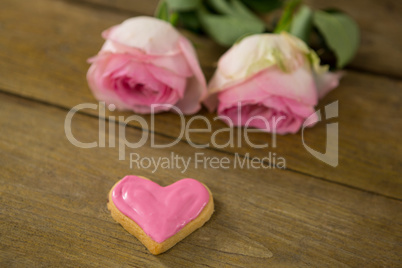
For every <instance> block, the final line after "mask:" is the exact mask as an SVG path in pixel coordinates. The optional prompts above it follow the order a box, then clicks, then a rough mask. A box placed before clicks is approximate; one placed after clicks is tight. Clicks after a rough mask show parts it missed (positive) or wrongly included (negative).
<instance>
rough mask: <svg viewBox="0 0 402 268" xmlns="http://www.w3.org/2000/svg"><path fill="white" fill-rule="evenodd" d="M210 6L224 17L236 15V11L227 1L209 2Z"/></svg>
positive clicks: (212, 0)
mask: <svg viewBox="0 0 402 268" xmlns="http://www.w3.org/2000/svg"><path fill="white" fill-rule="evenodd" d="M207 2H208V4H209V6H210V7H211V8H212V9H213V10H214V11H216V12H217V13H220V14H222V15H235V14H234V11H233V9H232V7H231V5H230V4H229V2H227V1H226V0H208V1H207Z"/></svg>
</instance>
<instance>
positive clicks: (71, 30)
mask: <svg viewBox="0 0 402 268" xmlns="http://www.w3.org/2000/svg"><path fill="white" fill-rule="evenodd" d="M21 3H23V1H22V0H13V1H11V0H5V1H3V2H2V5H3V7H4V8H3V9H1V10H0V18H1V20H2V27H1V28H0V32H1V33H2V36H5V37H7V38H2V39H1V41H0V46H1V47H0V48H1V49H0V59H1V60H0V74H2V75H0V88H1V89H2V90H4V91H8V92H12V93H15V94H18V95H22V96H26V97H30V98H34V99H37V100H41V101H44V102H48V103H52V104H54V105H58V106H62V107H65V108H68V109H69V108H71V107H73V106H75V105H77V104H79V103H83V102H92V103H93V102H95V100H94V98H93V97H92V95H91V93H90V91H89V89H88V87H87V84H86V80H85V73H86V70H87V68H88V65H87V64H86V62H85V61H86V59H87V57H89V56H92V55H94V54H96V53H97V50H98V49H99V47H100V46H101V44H102V42H103V40H102V39H101V38H100V36H99V33H100V32H101V31H102V30H103V29H105V28H107V27H109V26H110V25H113V24H116V23H119V22H120V21H122V20H123V19H125V18H126V15H124V14H120V13H117V14H116V13H114V12H110V11H108V10H95V9H93V8H92V7H91V6H82V5H80V4H73V3H71V2H58V1H51V2H49V1H44V0H40V1H35V2H32V3H31V4H30V5H23V4H21ZM24 3H25V2H24ZM39 14H40V16H39ZM21 17H23V18H24V20H23V21H21V20H20V19H19V18H21ZM49 22H51V23H49ZM46 36H52V38H45V37H46ZM198 41H199V42H198V43H199V44H200V45H198V46H197V50H198V53H199V54H200V55H201V57H200V58H201V60H202V61H203V63H204V64H203V65H204V66H205V65H208V62H211V61H212V59H211V58H213V57H214V55H211V54H209V53H210V51H211V50H210V49H209V47H210V46H212V44H211V43H208V42H202V40H198ZM61 55H62V56H61ZM208 55H210V56H208ZM204 70H205V71H206V72H207V74H209V75H210V74H211V72H212V69H211V68H209V67H205V68H204ZM5 74H7V75H5ZM401 98H402V84H401V82H400V81H399V80H395V79H390V78H386V77H381V76H373V75H367V74H362V73H358V72H353V71H350V72H348V74H347V75H346V76H345V77H344V79H343V80H342V82H341V86H340V87H339V88H338V89H336V90H335V91H334V92H332V93H331V94H329V95H328V96H327V97H326V98H325V99H324V100H323V101H322V102H321V107H322V106H324V105H325V104H328V103H331V102H333V101H336V100H339V106H340V111H341V112H340V115H339V120H338V121H339V131H340V134H339V139H340V140H339V144H340V146H339V147H340V151H339V166H338V167H337V168H333V167H331V166H328V165H327V164H325V163H322V162H321V161H319V160H317V159H315V158H314V157H313V156H311V155H310V154H309V153H308V152H307V151H306V150H305V149H304V147H303V144H302V139H301V135H300V134H297V135H286V136H278V138H277V146H276V148H272V146H270V147H269V148H267V149H261V150H252V148H250V146H248V145H247V143H246V142H245V140H244V138H242V139H241V141H242V146H240V147H239V146H236V147H234V148H223V149H220V150H225V151H227V152H228V153H230V154H233V153H239V154H242V155H246V154H247V153H249V154H250V156H251V157H252V156H258V157H264V156H267V155H268V154H269V152H271V153H276V154H277V156H278V157H279V156H281V157H284V158H285V159H286V161H287V162H286V164H287V168H289V169H291V170H295V171H297V172H301V173H306V174H310V175H313V176H315V177H318V178H320V179H324V180H330V181H335V182H338V183H341V184H344V185H350V186H352V187H356V188H360V189H364V190H367V191H371V192H376V193H379V194H383V195H386V196H390V197H394V198H401V197H402V187H401V184H402V180H401V178H400V176H399V174H400V173H401V172H402V170H401V169H402V165H401V158H400V157H395V155H401V150H402V149H401V146H400V142H399V133H400V132H401V130H402V129H401V128H402V123H401V118H400V117H399V116H398V115H399V114H400V113H401V105H400V102H401ZM85 112H86V113H91V114H94V115H96V111H94V110H87V111H85ZM201 114H202V115H205V116H207V117H208V118H209V120H210V121H211V122H213V124H212V128H213V130H217V129H221V128H224V127H225V125H224V124H223V123H221V122H217V121H213V117H214V115H209V114H207V113H206V112H205V111H203V112H202V113H201ZM107 115H108V116H109V115H114V116H117V115H125V116H128V115H131V113H116V112H115V113H109V114H107ZM144 118H145V119H146V121H147V122H148V125H150V117H147V116H145V117H144ZM156 118H157V123H156V125H155V128H154V130H155V131H156V132H157V133H161V134H163V135H165V136H170V137H171V138H172V139H175V138H176V137H177V136H178V134H179V130H180V127H181V125H180V123H179V122H180V121H179V120H178V117H177V116H176V115H173V114H161V115H157V117H156ZM190 118H191V117H186V122H187V121H188V120H189V119H190ZM131 124H132V125H133V126H135V127H138V125H135V122H132V123H131ZM192 126H193V127H194V128H197V127H199V128H204V127H205V126H204V124H203V123H202V122H200V121H194V124H193V125H192ZM249 136H250V140H251V141H253V142H254V143H257V144H261V143H265V142H268V143H270V144H271V136H270V135H269V134H255V133H251V134H250V135H249ZM190 139H191V141H192V142H195V143H199V144H205V143H208V142H209V139H210V137H209V136H208V135H200V134H196V133H194V134H192V135H191V136H190ZM217 139H218V141H219V144H224V143H225V142H226V141H227V139H228V134H227V133H223V134H222V135H219V136H218V138H217ZM325 139H326V134H325V122H323V123H321V124H319V125H317V126H316V127H314V128H312V129H308V130H306V143H307V144H308V145H309V146H311V147H312V148H315V149H317V150H319V151H324V150H325Z"/></svg>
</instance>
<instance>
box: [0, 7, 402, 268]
mask: <svg viewBox="0 0 402 268" xmlns="http://www.w3.org/2000/svg"><path fill="white" fill-rule="evenodd" d="M309 1H310V3H313V5H314V6H317V7H318V6H321V7H323V6H324V5H327V4H326V2H325V1H322V0H319V1H318V0H317V1H315V0H309ZM154 3H155V1H154V0H151V1H138V0H116V1H111V0H71V1H70V0H66V1H57V0H53V1H51V0H37V1H30V2H27V1H23V0H2V1H1V2H0V126H1V127H0V137H1V139H0V172H1V177H0V203H1V206H0V267H37V266H67V267H86V266H102V267H116V266H117V267H121V266H135V267H161V266H165V267H183V266H186V267H189V266H191V267H193V266H196V267H197V266H211V267H223V266H230V267H267V266H273V267H287V266H292V267H294V266H297V267H300V266H301V267H310V266H315V267H343V266H352V267H398V266H400V265H401V263H402V262H401V261H402V260H401V257H400V256H401V254H400V253H401V252H402V243H401V241H402V228H401V227H402V203H401V198H402V186H401V184H402V178H401V176H400V174H401V173H402V163H401V161H402V160H401V159H402V158H401V155H402V147H401V144H400V142H399V136H400V133H401V130H402V122H401V118H400V114H401V98H402V91H401V90H402V83H401V80H399V79H398V77H401V75H400V74H401V73H400V70H399V66H398V64H399V62H400V60H401V59H402V57H401V54H400V53H401V51H400V49H399V48H400V45H401V39H400V38H399V35H400V33H399V31H400V30H399V28H398V26H399V24H400V23H399V22H400V21H401V18H400V16H399V13H400V12H399V11H400V10H401V5H400V3H399V2H397V1H372V0H369V1H364V3H363V1H361V0H358V1H355V2H349V1H346V0H340V1H337V2H336V3H334V5H336V6H339V7H341V8H342V9H344V10H346V11H347V12H349V13H350V14H351V15H352V16H353V17H355V18H356V20H357V21H358V22H359V23H360V24H361V26H362V29H363V39H362V40H363V43H362V44H363V45H362V47H361V48H360V50H359V55H358V56H357V58H356V59H355V61H354V62H353V64H352V69H354V70H366V71H369V72H371V73H379V74H386V75H388V76H385V75H373V74H370V73H364V72H361V71H349V72H348V74H347V75H346V76H345V77H344V79H343V80H342V83H341V86H340V87H339V88H338V89H337V90H336V91H334V92H332V93H330V94H329V95H328V96H327V97H326V98H325V99H324V100H322V101H321V103H320V105H319V108H321V109H322V108H323V107H324V106H325V105H326V104H328V103H332V102H333V101H339V106H340V109H339V110H340V111H339V118H336V119H331V120H330V121H329V122H339V150H340V151H339V166H338V167H336V168H332V167H330V166H328V165H326V164H324V163H322V162H320V161H319V160H317V159H315V158H314V157H313V156H311V155H310V154H309V153H308V152H307V151H306V150H305V149H304V147H303V145H302V142H301V135H300V134H296V135H287V136H278V137H277V146H276V148H273V147H272V145H271V146H270V147H269V148H268V149H262V150H256V149H252V148H251V147H250V146H247V144H246V143H245V140H244V138H240V141H241V142H242V146H236V147H234V148H222V149H219V148H214V147H211V148H208V149H194V148H193V147H191V146H190V145H189V142H190V141H188V140H187V141H186V140H183V141H181V142H179V143H178V144H176V145H175V146H174V147H172V148H170V149H165V150H163V149H155V148H151V146H150V144H149V142H148V143H147V144H145V145H144V146H142V147H141V148H139V149H135V150H133V149H128V150H127V151H126V159H125V160H124V161H123V160H118V159H119V151H118V148H93V149H80V148H77V147H75V146H73V145H72V144H71V143H70V142H69V141H68V140H67V138H66V135H65V132H64V119H65V116H66V114H67V112H68V110H69V109H70V108H71V107H73V106H75V105H77V104H80V103H84V102H88V103H96V101H95V99H94V98H93V97H92V95H91V93H90V91H89V89H88V87H87V85H86V80H85V73H86V70H87V68H88V65H87V64H86V59H87V58H88V57H90V56H93V55H94V54H96V53H97V50H98V49H99V48H100V46H101V45H102V42H103V40H102V39H101V38H100V32H101V31H102V30H104V29H106V28H107V27H109V26H111V25H114V24H117V23H120V22H121V21H123V20H124V19H126V18H128V17H131V16H134V15H140V14H151V13H152V12H153V5H154ZM398 12H399V13H398ZM185 34H186V35H188V36H189V38H190V39H192V41H193V42H194V43H195V44H196V46H197V52H198V54H199V56H200V61H201V64H202V66H203V70H204V72H205V73H206V75H207V77H209V76H211V74H212V72H213V68H214V65H215V62H216V60H217V59H218V57H219V55H220V54H221V53H222V52H223V50H222V49H219V48H218V47H217V46H216V45H215V44H214V43H213V42H211V41H208V40H207V39H205V38H202V37H196V36H194V35H191V34H189V33H185ZM398 53H399V54H398ZM111 115H112V116H118V115H124V116H126V117H127V116H130V115H132V113H129V112H125V113H119V112H114V113H107V114H106V116H107V117H108V116H111ZM201 115H205V116H206V117H207V118H209V120H210V121H213V117H214V115H211V114H208V113H207V112H206V111H205V110H203V111H202V112H201ZM190 118H191V117H186V122H188V120H189V119H190ZM144 119H145V120H146V122H148V123H150V122H151V118H150V117H148V116H145V117H144ZM178 119H179V118H178V117H177V116H176V115H173V114H168V113H166V114H161V115H157V117H156V125H155V128H154V129H153V130H154V131H155V138H156V143H157V144H164V143H170V142H171V141H172V140H173V139H175V138H176V137H177V135H178V134H179V132H178V130H179V129H180V124H179V123H178V122H179V121H178ZM325 123H327V122H322V123H320V124H318V125H317V126H316V127H314V128H312V129H309V130H307V131H306V132H305V135H306V137H305V138H306V142H307V144H308V145H309V146H311V147H312V148H314V149H317V150H319V151H323V150H324V145H325V142H326V137H325V134H326V133H325V127H326V126H325ZM107 124H109V122H107ZM111 124H114V123H111ZM192 127H193V128H197V127H199V128H203V127H204V124H202V123H201V122H199V121H195V122H194V124H193V125H192ZM224 127H225V125H224V124H223V123H221V122H213V124H212V129H213V130H217V129H222V128H224ZM72 128H73V133H74V135H76V137H77V138H78V139H79V140H81V141H85V142H91V141H94V140H96V139H97V138H98V113H97V112H96V111H94V110H83V111H81V112H79V113H78V114H76V115H75V117H74V119H73V125H72ZM115 128H116V129H118V126H117V124H116V125H115ZM144 131H145V132H146V131H147V129H144V130H142V129H141V128H140V126H139V125H137V124H135V123H131V124H130V126H128V127H127V129H126V137H127V139H128V140H129V141H136V140H139V138H140V137H141V135H142V134H143V133H145V132H144ZM249 136H250V140H251V141H253V142H255V143H265V142H268V143H270V144H271V142H272V141H271V136H270V135H267V134H250V135H249ZM108 138H109V137H108V136H106V139H108ZM190 138H191V141H192V142H195V143H206V142H209V137H208V135H201V134H196V133H194V135H191V136H190ZM227 138H228V137H227V134H223V135H220V136H218V139H217V140H218V143H221V144H222V143H225V142H226V141H227ZM269 152H271V153H276V154H277V156H281V157H284V158H285V159H286V164H287V170H279V169H273V168H271V169H253V168H240V167H238V166H237V167H236V168H233V169H231V170H228V169H222V168H221V169H214V168H206V169H204V168H200V167H198V168H196V167H195V153H201V154H202V156H204V157H218V158H224V157H226V158H228V159H229V161H230V163H234V162H236V161H237V163H238V161H244V159H245V157H244V156H245V155H246V154H247V153H249V156H250V157H253V156H257V157H264V156H267V154H268V153H269ZM130 153H137V154H139V155H140V156H141V157H142V158H148V157H149V158H151V157H153V158H155V159H157V158H158V157H171V153H174V154H177V155H178V156H180V157H183V158H185V159H191V160H190V165H189V168H188V169H187V170H186V171H185V172H183V173H182V172H181V171H182V169H181V168H172V169H158V170H157V172H156V173H152V171H153V170H154V168H155V167H154V166H153V165H151V166H150V167H149V168H137V167H135V166H134V167H133V168H130V162H129V154H130ZM127 174H138V175H143V176H146V177H148V178H151V179H153V180H154V181H156V182H158V183H159V184H161V185H168V184H170V183H173V182H174V181H176V180H177V179H180V178H184V177H194V178H197V179H199V180H200V181H201V182H203V183H206V184H207V185H208V186H209V188H210V189H211V190H212V192H213V194H214V199H215V203H216V207H215V209H216V211H215V213H214V215H213V216H212V218H211V220H210V221H209V222H208V223H207V224H206V225H205V226H204V227H203V228H201V229H200V230H198V231H196V232H195V233H193V234H192V235H190V236H189V237H188V238H186V239H185V240H183V241H182V242H181V243H179V244H178V245H177V246H175V247H174V248H173V249H171V250H170V251H169V252H168V253H166V254H162V255H160V256H152V255H151V254H149V253H148V252H147V250H146V249H145V247H143V246H142V245H141V244H140V242H138V241H137V240H136V239H135V238H134V237H133V236H131V235H130V234H128V233H127V232H125V231H124V229H123V228H121V226H119V225H118V224H117V223H115V222H114V221H113V219H112V218H111V216H110V215H109V212H108V211H107V208H106V202H107V193H108V191H109V190H110V187H112V185H113V184H114V183H115V182H116V181H117V180H119V179H120V178H121V177H123V176H124V175H127Z"/></svg>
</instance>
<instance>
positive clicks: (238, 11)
mask: <svg viewBox="0 0 402 268" xmlns="http://www.w3.org/2000/svg"><path fill="white" fill-rule="evenodd" d="M231 2H232V9H233V11H234V12H235V15H236V16H238V17H243V18H245V19H250V20H256V21H259V20H260V19H259V18H258V17H257V16H256V15H255V14H254V13H252V12H251V11H250V10H249V9H248V8H247V7H246V6H245V5H243V3H242V2H240V1H239V0H231ZM261 23H262V22H261Z"/></svg>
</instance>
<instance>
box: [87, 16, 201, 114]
mask: <svg viewBox="0 0 402 268" xmlns="http://www.w3.org/2000/svg"><path fill="white" fill-rule="evenodd" d="M102 36H103V37H104V38H105V39H106V42H105V43H104V45H103V47H102V49H101V50H100V52H99V53H98V55H97V56H95V57H94V58H92V59H90V60H89V61H90V63H92V65H91V67H90V68H89V70H88V73H87V80H88V84H89V87H90V88H91V90H92V92H93V94H94V95H95V97H96V98H97V99H98V100H99V101H104V102H106V103H107V104H114V105H116V107H117V109H120V110H132V111H134V112H136V113H150V112H151V105H152V104H162V105H161V106H157V107H154V111H155V112H161V111H166V110H169V109H170V106H169V105H175V106H176V107H177V108H178V109H180V110H181V111H182V112H183V113H184V114H193V113H196V112H197V111H198V110H199V109H200V108H201V105H200V100H201V98H203V97H205V94H206V82H205V78H204V75H203V73H202V71H201V68H200V65H199V63H198V60H197V56H196V53H195V51H194V49H193V47H192V45H191V43H190V42H189V41H188V40H187V39H186V38H185V37H184V36H182V35H181V34H180V33H179V32H178V31H177V30H176V29H175V28H174V27H173V26H172V25H170V24H169V23H167V22H165V21H162V20H158V19H155V18H152V17H136V18H131V19H128V20H126V21H124V22H123V23H122V24H119V25H117V26H114V27H111V28H110V29H108V30H106V31H105V32H103V33H102ZM164 104H165V105H164ZM166 104H168V105H166Z"/></svg>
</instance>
